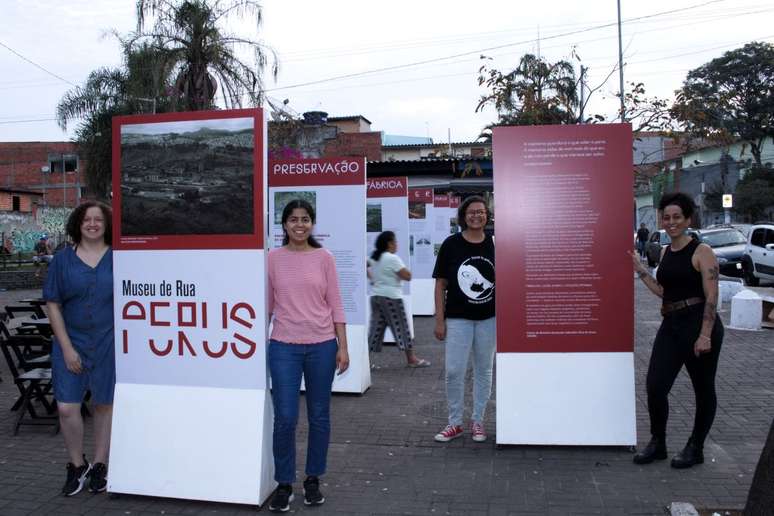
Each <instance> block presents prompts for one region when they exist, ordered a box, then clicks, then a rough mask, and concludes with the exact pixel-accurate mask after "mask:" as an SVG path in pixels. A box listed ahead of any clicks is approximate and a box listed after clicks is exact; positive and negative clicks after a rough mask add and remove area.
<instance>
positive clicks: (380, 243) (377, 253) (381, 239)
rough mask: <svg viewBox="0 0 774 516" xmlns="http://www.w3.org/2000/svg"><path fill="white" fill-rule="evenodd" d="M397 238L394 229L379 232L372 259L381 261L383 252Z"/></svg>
mask: <svg viewBox="0 0 774 516" xmlns="http://www.w3.org/2000/svg"><path fill="white" fill-rule="evenodd" d="M393 240H395V233H393V232H392V231H382V232H381V233H379V236H378V237H376V243H374V247H375V248H376V249H374V252H373V253H371V259H372V260H375V261H377V262H378V261H379V258H381V257H382V253H383V252H385V251H386V250H387V246H389V245H390V242H392V241H393Z"/></svg>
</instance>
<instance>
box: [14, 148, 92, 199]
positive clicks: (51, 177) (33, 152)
mask: <svg viewBox="0 0 774 516" xmlns="http://www.w3.org/2000/svg"><path fill="white" fill-rule="evenodd" d="M82 169H83V162H81V161H80V160H79V158H78V153H77V149H76V147H75V144H73V143H71V142H0V188H6V189H15V190H25V191H35V192H39V193H40V198H39V200H38V205H39V206H47V207H71V208H72V207H73V206H77V205H78V203H79V202H80V199H81V195H82V185H81V182H82V177H81V170H82Z"/></svg>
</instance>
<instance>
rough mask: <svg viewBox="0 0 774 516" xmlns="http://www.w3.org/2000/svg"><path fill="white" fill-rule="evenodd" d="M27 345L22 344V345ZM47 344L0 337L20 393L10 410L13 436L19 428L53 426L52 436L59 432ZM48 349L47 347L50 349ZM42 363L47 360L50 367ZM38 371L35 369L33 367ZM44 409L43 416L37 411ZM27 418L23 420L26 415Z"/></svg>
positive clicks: (1, 347) (0, 344) (1, 346)
mask: <svg viewBox="0 0 774 516" xmlns="http://www.w3.org/2000/svg"><path fill="white" fill-rule="evenodd" d="M25 340H26V341H27V342H24V341H25ZM45 345H46V343H44V342H42V341H39V342H38V344H37V345H33V344H32V343H31V342H29V339H24V338H18V337H12V338H10V339H8V338H5V336H2V337H0V349H1V350H2V353H3V356H4V357H5V361H6V363H7V364H8V370H9V371H10V372H11V376H13V381H14V384H15V385H16V387H17V388H18V389H19V398H18V399H17V400H16V402H14V404H13V407H11V410H16V411H17V416H16V422H15V424H14V430H13V433H14V435H16V434H17V433H18V432H19V427H20V426H21V425H52V424H53V425H54V431H55V433H56V432H58V431H59V418H58V417H57V415H56V401H54V397H53V384H52V382H51V367H50V358H47V357H46V355H45V354H42V353H43V352H44V351H45ZM49 349H50V347H49ZM45 360H48V365H49V367H44V366H45V365H46V362H45ZM36 364H37V365H39V366H41V367H35V365H36ZM41 408H42V409H43V411H44V413H40V412H39V410H40V409H41ZM27 414H28V415H29V418H26V417H25V415H27Z"/></svg>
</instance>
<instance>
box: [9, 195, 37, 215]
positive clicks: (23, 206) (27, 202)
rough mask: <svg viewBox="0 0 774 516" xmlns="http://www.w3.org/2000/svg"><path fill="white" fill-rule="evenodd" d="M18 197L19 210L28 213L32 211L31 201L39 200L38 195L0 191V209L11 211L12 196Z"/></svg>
mask: <svg viewBox="0 0 774 516" xmlns="http://www.w3.org/2000/svg"><path fill="white" fill-rule="evenodd" d="M14 196H17V197H19V211H20V212H22V213H30V212H32V211H33V209H32V204H33V202H40V196H39V195H30V194H25V193H21V192H20V193H11V192H0V211H13V198H14Z"/></svg>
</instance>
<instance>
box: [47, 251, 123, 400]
mask: <svg viewBox="0 0 774 516" xmlns="http://www.w3.org/2000/svg"><path fill="white" fill-rule="evenodd" d="M43 298H44V299H45V300H46V301H52V302H55V303H58V304H59V305H60V306H61V307H62V316H63V317H64V322H65V329H66V330H67V335H68V336H69V337H70V341H71V342H72V344H73V347H74V348H75V350H76V351H77V352H78V354H79V355H80V357H81V365H82V371H81V373H80V374H74V373H72V372H71V371H69V370H68V369H67V366H66V365H65V361H64V355H63V353H62V348H61V346H60V345H59V343H58V342H57V340H56V337H55V338H54V345H53V348H52V352H51V365H52V373H53V383H54V397H55V398H56V400H57V401H60V402H64V403H80V402H81V401H82V400H83V396H84V394H85V392H86V390H91V394H92V400H93V401H94V403H97V404H106V405H109V404H112V403H113V390H114V387H115V383H116V365H115V347H114V339H113V251H112V249H108V250H107V251H106V252H105V254H104V255H103V256H102V258H101V259H100V261H99V263H98V264H97V266H96V267H91V266H89V265H87V264H86V263H84V262H83V261H82V260H81V259H80V258H79V257H78V255H77V254H76V253H75V250H74V249H73V248H72V247H69V246H68V247H65V248H64V249H62V250H61V251H60V252H58V253H57V254H56V255H55V256H54V260H53V261H52V262H51V265H50V266H49V269H48V276H47V277H46V283H45V285H44V287H43Z"/></svg>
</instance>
